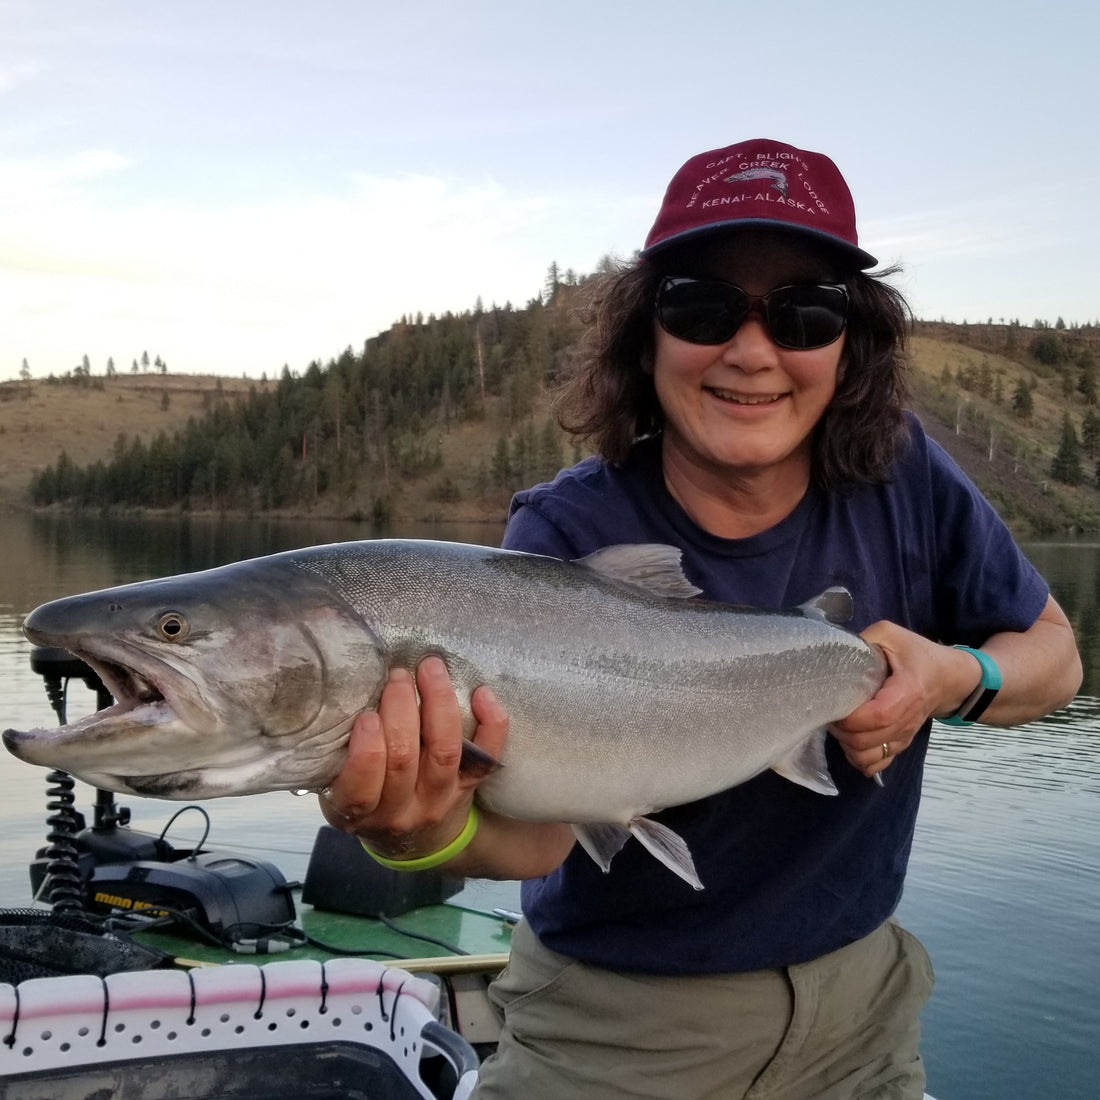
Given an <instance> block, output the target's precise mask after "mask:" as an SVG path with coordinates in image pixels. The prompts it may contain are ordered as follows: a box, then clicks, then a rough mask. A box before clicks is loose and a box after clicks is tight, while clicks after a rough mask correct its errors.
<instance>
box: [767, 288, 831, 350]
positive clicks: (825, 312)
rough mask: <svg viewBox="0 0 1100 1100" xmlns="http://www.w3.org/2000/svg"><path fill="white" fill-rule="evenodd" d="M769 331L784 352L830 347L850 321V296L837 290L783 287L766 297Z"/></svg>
mask: <svg viewBox="0 0 1100 1100" xmlns="http://www.w3.org/2000/svg"><path fill="white" fill-rule="evenodd" d="M767 315H768V329H769V330H770V332H771V335H772V339H773V340H774V341H775V342H776V343H777V344H779V346H780V347H784V348H795V349H799V350H803V351H804V350H807V349H809V348H820V347H824V346H825V345H826V344H831V343H832V342H833V341H834V340H835V339H836V338H837V337H838V336H839V335H840V334H841V333H842V332H843V331H844V325H845V323H846V322H847V319H848V295H847V293H846V292H845V291H844V288H843V287H838V286H784V287H779V288H778V289H776V290H773V291H772V292H771V293H770V294H769V295H767Z"/></svg>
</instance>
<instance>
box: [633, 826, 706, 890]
mask: <svg viewBox="0 0 1100 1100" xmlns="http://www.w3.org/2000/svg"><path fill="white" fill-rule="evenodd" d="M630 831H631V832H632V833H633V834H634V836H636V837H637V838H638V842H639V843H640V844H641V845H642V846H643V847H644V848H645V850H646V851H647V852H649V854H650V855H652V856H654V857H655V858H656V859H658V860H660V862H661V863H663V864H664V865H665V866H666V867H667V868H668V869H669V870H670V871H672V872H673V873H674V874H677V875H679V876H680V878H682V879H683V880H684V882H686V883H688V885H690V886H692V887H694V888H695V889H696V890H702V889H703V884H702V883H701V882H700V881H699V875H698V873H697V872H696V870H695V861H694V860H693V859H692V858H691V851H690V849H689V848H688V846H687V843H686V842H685V840H684V838H683V837H682V836H680V834H679V833H676V832H673V830H672V829H670V828H669V827H668V826H667V825H662V824H661V823H660V822H659V821H654V820H653V819H652V818H651V817H636V818H634V820H633V821H631V823H630Z"/></svg>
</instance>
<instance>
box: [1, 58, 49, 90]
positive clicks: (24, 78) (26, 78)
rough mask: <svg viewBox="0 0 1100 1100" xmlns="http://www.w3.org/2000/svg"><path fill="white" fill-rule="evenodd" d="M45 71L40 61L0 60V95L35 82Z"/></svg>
mask: <svg viewBox="0 0 1100 1100" xmlns="http://www.w3.org/2000/svg"><path fill="white" fill-rule="evenodd" d="M44 71H45V66H44V65H43V64H42V63H41V62H40V61H3V60H0V95H2V94H3V93H4V92H10V91H12V90H13V89H14V88H18V87H19V86H20V85H21V84H27V83H29V82H30V81H32V80H35V79H36V78H37V77H38V75H39V74H40V73H42V72H44Z"/></svg>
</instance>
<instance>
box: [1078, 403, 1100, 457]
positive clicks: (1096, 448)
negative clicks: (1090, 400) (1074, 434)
mask: <svg viewBox="0 0 1100 1100" xmlns="http://www.w3.org/2000/svg"><path fill="white" fill-rule="evenodd" d="M1081 446H1082V447H1084V449H1085V454H1086V455H1088V457H1089V458H1096V456H1097V455H1098V454H1100V416H1097V415H1096V412H1095V411H1094V410H1093V409H1089V411H1088V412H1087V413H1085V419H1084V420H1082V421H1081Z"/></svg>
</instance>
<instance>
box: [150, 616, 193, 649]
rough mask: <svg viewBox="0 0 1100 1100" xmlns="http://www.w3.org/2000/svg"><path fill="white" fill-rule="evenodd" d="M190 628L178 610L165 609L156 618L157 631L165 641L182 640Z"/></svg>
mask: <svg viewBox="0 0 1100 1100" xmlns="http://www.w3.org/2000/svg"><path fill="white" fill-rule="evenodd" d="M190 630H191V627H190V625H189V624H188V622H187V620H186V619H185V618H184V617H183V616H182V615H181V614H180V613H179V612H178V611H166V612H165V613H164V614H163V615H161V617H160V618H159V619H158V620H157V633H158V634H159V635H160V636H161V637H162V638H163V639H164V640H165V641H166V642H182V641H183V639H184V638H186V637H187V635H188V633H189V632H190Z"/></svg>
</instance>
